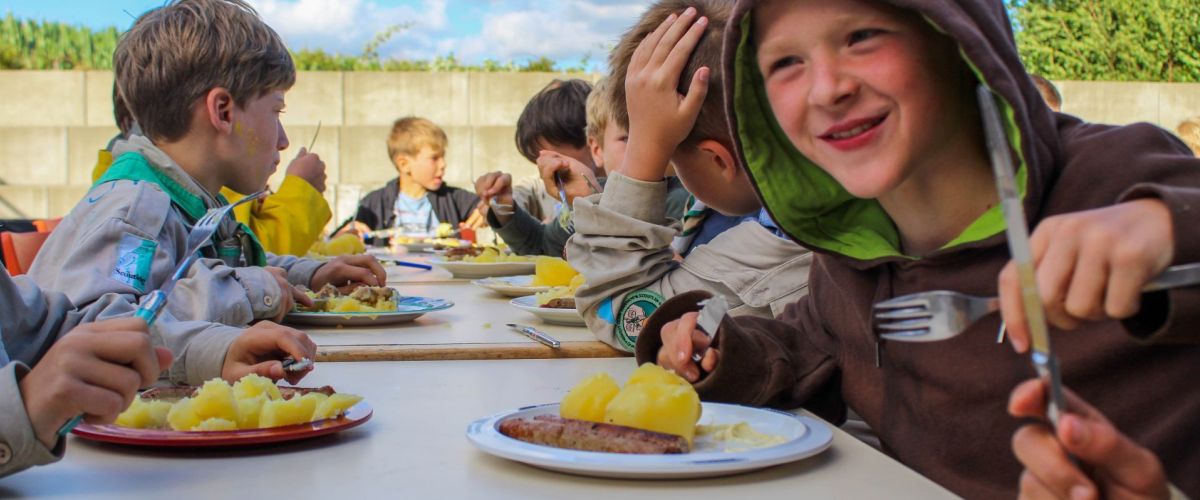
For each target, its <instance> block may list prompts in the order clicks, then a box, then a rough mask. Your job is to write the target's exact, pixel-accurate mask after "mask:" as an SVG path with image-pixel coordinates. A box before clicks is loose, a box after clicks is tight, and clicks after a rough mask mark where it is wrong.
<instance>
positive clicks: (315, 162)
mask: <svg viewBox="0 0 1200 500" xmlns="http://www.w3.org/2000/svg"><path fill="white" fill-rule="evenodd" d="M287 175H294V176H296V177H299V178H301V179H304V180H305V181H308V183H309V184H312V187H313V188H314V189H316V190H317V191H318V192H321V193H324V192H325V162H324V161H322V160H321V157H320V156H318V155H316V154H315V153H309V152H308V150H307V149H305V148H303V147H301V148H300V153H299V154H297V155H296V159H294V160H292V162H291V163H289V164H288V168H287Z"/></svg>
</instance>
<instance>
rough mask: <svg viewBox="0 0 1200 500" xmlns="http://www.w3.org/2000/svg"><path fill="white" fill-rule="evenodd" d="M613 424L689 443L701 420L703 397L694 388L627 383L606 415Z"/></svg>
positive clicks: (606, 410)
mask: <svg viewBox="0 0 1200 500" xmlns="http://www.w3.org/2000/svg"><path fill="white" fill-rule="evenodd" d="M604 418H605V420H606V421H607V422H608V423H610V424H616V425H624V426H628V427H636V428H638V429H644V430H648V431H654V432H662V433H664V434H674V435H677V436H683V437H684V438H686V439H687V440H688V442H689V443H690V442H691V441H692V439H693V438H694V437H695V436H696V422H697V421H699V420H700V397H699V396H698V395H697V394H696V390H695V389H693V388H692V387H691V386H680V385H672V384H662V383H639V384H626V385H625V387H624V388H623V389H621V392H618V393H617V395H616V396H614V397H613V398H612V400H611V401H609V403H608V407H607V408H605V412H604Z"/></svg>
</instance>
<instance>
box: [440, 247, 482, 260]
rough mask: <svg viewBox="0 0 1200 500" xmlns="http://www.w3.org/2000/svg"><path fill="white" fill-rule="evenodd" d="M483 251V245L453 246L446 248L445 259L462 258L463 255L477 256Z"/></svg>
mask: <svg viewBox="0 0 1200 500" xmlns="http://www.w3.org/2000/svg"><path fill="white" fill-rule="evenodd" d="M481 253H483V247H471V246H465V247H455V248H450V249H447V250H446V260H462V259H463V257H467V256H470V257H478V256H479V254H481Z"/></svg>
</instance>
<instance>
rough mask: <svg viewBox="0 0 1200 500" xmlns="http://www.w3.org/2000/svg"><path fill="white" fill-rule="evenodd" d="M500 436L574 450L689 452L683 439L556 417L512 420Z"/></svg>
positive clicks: (670, 435)
mask: <svg viewBox="0 0 1200 500" xmlns="http://www.w3.org/2000/svg"><path fill="white" fill-rule="evenodd" d="M500 433H501V434H504V435H505V436H508V437H510V438H513V439H517V440H521V441H525V442H527V443H534V444H540V445H545V446H553V447H555V448H566V449H570V450H582V451H600V452H606V453H630V454H639V455H675V454H680V453H687V452H688V442H687V439H684V438H683V436H675V435H672V434H663V433H661V432H652V431H644V430H642V429H634V428H633V427H625V426H623V425H612V424H601V423H597V422H588V421H586V420H576V419H573V418H562V417H559V416H556V415H538V416H536V417H533V418H509V419H506V420H503V421H501V422H500Z"/></svg>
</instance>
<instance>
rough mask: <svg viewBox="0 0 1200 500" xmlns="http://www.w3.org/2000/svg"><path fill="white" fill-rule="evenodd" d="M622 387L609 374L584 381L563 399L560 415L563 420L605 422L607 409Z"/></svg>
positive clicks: (601, 373)
mask: <svg viewBox="0 0 1200 500" xmlns="http://www.w3.org/2000/svg"><path fill="white" fill-rule="evenodd" d="M620 390H621V387H620V386H618V385H617V381H616V380H613V378H612V377H611V376H609V375H608V374H607V373H604V372H600V373H597V374H595V375H592V376H590V377H588V378H585V379H583V381H582V382H580V383H578V384H576V385H575V387H574V388H572V389H571V391H570V392H568V393H567V395H566V396H565V397H563V399H562V403H561V404H560V405H559V407H558V414H559V416H561V417H563V418H574V419H578V420H588V421H591V422H604V412H605V408H607V407H608V402H609V401H611V400H612V398H613V397H614V396H616V395H617V392H619V391H620Z"/></svg>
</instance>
